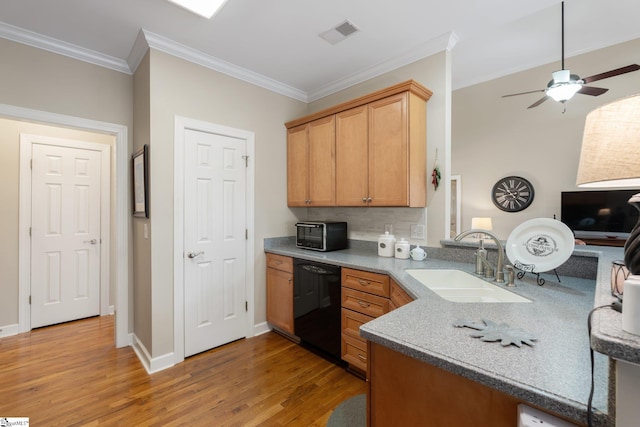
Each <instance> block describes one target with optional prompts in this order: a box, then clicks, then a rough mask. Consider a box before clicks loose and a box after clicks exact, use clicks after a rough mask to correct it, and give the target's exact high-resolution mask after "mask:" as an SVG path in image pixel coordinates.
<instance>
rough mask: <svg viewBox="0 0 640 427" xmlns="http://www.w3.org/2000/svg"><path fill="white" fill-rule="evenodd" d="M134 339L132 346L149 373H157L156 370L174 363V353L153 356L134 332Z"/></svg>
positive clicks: (166, 367)
mask: <svg viewBox="0 0 640 427" xmlns="http://www.w3.org/2000/svg"><path fill="white" fill-rule="evenodd" d="M132 341H133V342H132V343H131V347H132V348H133V351H134V352H135V353H136V355H137V356H138V360H140V363H142V366H144V369H145V370H146V371H147V373H148V374H155V373H156V372H159V371H162V370H164V369H168V368H170V367H172V366H173V365H174V363H173V360H174V358H175V356H174V355H173V353H167V354H163V355H162V356H159V357H151V354H150V353H149V351H148V350H147V348H146V347H145V346H144V344H143V343H142V341H140V339H138V337H137V336H136V335H135V334H133V339H132Z"/></svg>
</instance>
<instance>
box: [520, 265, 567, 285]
mask: <svg viewBox="0 0 640 427" xmlns="http://www.w3.org/2000/svg"><path fill="white" fill-rule="evenodd" d="M513 266H514V267H515V268H517V269H518V270H520V271H518V274H516V276H517V277H518V279H520V280H522V278H523V277H524V276H525V274H527V273H532V274H535V275H536V283H537V284H538V286H542V285H544V284H545V280H544V279H543V278H542V277H540V274H542V273H543V272H537V271H535V268H536V266H535V265H534V264H522V263H520V262H517V261H516V262H515V263H514V264H513ZM553 273H554V274H555V275H556V279H558V283H561V281H560V276H558V271H557V270H556V269H555V268H554V269H553Z"/></svg>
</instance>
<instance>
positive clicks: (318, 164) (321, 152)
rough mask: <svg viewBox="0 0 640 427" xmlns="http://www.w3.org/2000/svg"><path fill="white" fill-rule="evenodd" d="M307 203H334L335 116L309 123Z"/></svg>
mask: <svg viewBox="0 0 640 427" xmlns="http://www.w3.org/2000/svg"><path fill="white" fill-rule="evenodd" d="M308 144H309V148H308V149H309V170H308V174H309V205H311V206H334V205H335V204H336V166H335V165H336V161H335V159H336V127H335V116H329V117H325V118H322V119H318V120H314V121H313V122H311V123H309V130H308Z"/></svg>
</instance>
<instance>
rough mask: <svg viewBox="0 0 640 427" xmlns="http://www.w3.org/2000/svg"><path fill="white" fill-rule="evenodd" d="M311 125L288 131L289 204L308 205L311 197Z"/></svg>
mask: <svg viewBox="0 0 640 427" xmlns="http://www.w3.org/2000/svg"><path fill="white" fill-rule="evenodd" d="M308 128H309V125H302V126H297V127H295V128H292V129H289V130H288V131H287V200H288V204H289V206H306V205H307V200H308V198H309V173H308V171H309V155H308V144H307V130H308Z"/></svg>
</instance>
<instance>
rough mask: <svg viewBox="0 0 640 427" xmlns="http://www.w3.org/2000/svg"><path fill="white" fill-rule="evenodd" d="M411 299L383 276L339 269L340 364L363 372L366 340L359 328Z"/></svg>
mask: <svg viewBox="0 0 640 427" xmlns="http://www.w3.org/2000/svg"><path fill="white" fill-rule="evenodd" d="M412 300H413V298H411V297H410V296H409V295H408V294H407V293H406V292H405V291H404V289H402V288H401V287H400V285H398V284H397V283H396V282H395V281H394V280H393V279H391V278H389V276H387V275H386V274H379V273H371V272H368V271H361V270H355V269H351V268H343V269H342V352H341V355H342V360H344V361H345V362H347V363H349V365H350V367H351V368H352V369H355V370H357V371H360V372H361V373H362V374H364V373H365V372H366V371H367V364H368V352H367V340H365V339H364V338H362V337H361V336H360V326H361V325H363V324H365V323H367V322H369V321H371V320H373V319H375V318H376V317H379V316H382V315H383V314H385V313H388V312H389V311H391V310H394V309H396V308H398V307H401V306H402V305H404V304H406V303H408V302H411V301H412Z"/></svg>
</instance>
